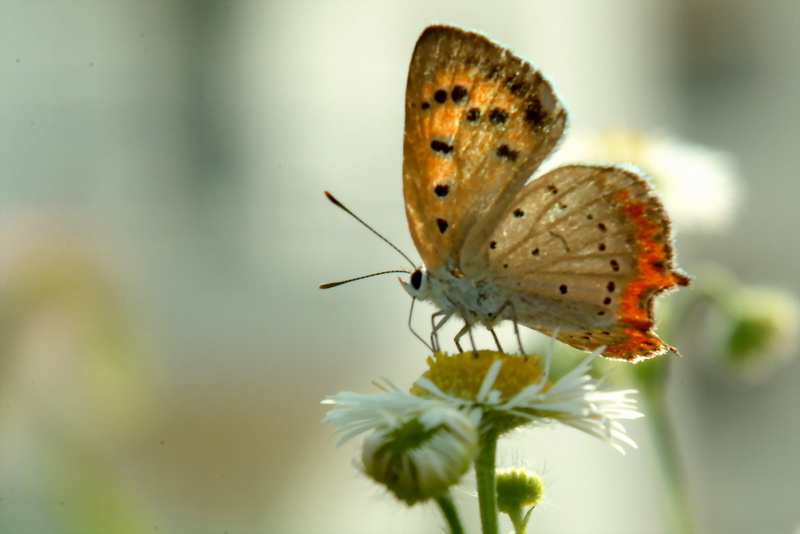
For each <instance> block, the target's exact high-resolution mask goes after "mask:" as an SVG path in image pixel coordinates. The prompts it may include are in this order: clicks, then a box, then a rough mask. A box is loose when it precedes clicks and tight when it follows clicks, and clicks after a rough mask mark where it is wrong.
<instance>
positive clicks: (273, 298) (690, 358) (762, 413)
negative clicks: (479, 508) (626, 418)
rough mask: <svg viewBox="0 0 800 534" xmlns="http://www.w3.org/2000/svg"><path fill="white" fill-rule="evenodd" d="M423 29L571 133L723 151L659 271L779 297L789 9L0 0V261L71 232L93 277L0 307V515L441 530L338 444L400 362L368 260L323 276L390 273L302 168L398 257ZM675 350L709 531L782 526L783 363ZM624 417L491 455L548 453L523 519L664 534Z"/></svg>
mask: <svg viewBox="0 0 800 534" xmlns="http://www.w3.org/2000/svg"><path fill="white" fill-rule="evenodd" d="M434 21H442V22H452V23H456V24H459V25H463V26H467V27H473V28H477V29H480V30H481V31H483V32H485V33H486V34H488V35H489V36H491V37H492V38H494V39H497V40H500V41H502V42H504V43H506V44H508V45H509V46H510V47H512V48H513V49H514V50H515V51H516V52H518V53H519V54H522V55H525V56H527V57H530V58H532V59H533V61H534V62H535V63H536V64H537V65H538V66H539V67H541V68H542V69H543V70H544V71H545V72H546V73H547V74H548V75H549V77H550V78H551V79H552V80H554V82H555V83H556V85H557V87H558V89H559V91H560V93H561V95H562V96H563V98H564V100H565V101H566V103H567V105H568V106H569V108H570V110H571V117H572V131H573V132H578V133H580V132H585V133H591V132H593V131H595V130H598V129H607V128H616V127H624V128H638V129H642V130H645V131H652V130H663V131H667V132H671V133H673V134H675V135H679V136H681V137H683V138H685V139H687V140H690V141H692V142H696V143H700V144H703V145H707V146H710V147H714V148H716V149H719V150H723V151H726V152H728V153H729V154H730V155H732V156H733V157H734V158H735V160H736V161H737V163H738V165H739V170H740V174H741V176H742V180H743V182H744V187H745V188H746V190H747V195H746V200H745V202H744V205H743V206H742V212H741V215H740V217H739V218H738V219H737V221H736V223H735V224H734V226H733V227H732V228H731V229H730V231H729V232H727V233H724V234H721V235H707V234H691V235H688V234H687V235H686V236H684V237H683V238H681V239H679V242H678V249H679V251H680V255H681V263H682V265H683V267H684V268H685V269H686V270H687V271H690V272H691V271H692V268H693V266H696V265H698V264H699V263H701V262H703V261H706V260H715V261H718V262H721V263H723V264H725V265H726V266H727V267H728V268H729V269H730V270H731V271H732V272H734V273H735V274H736V275H737V276H738V277H740V278H741V279H742V280H744V281H746V282H747V283H752V284H766V285H780V286H784V287H787V288H788V289H789V290H790V291H791V292H793V293H794V295H798V294H800V279H799V278H798V272H800V245H798V239H797V231H798V228H800V209H798V201H800V185H798V184H800V180H799V179H800V176H799V171H798V169H800V96H799V95H800V61H798V50H800V3H798V2H796V1H792V0H787V1H752V2H696V1H689V0H687V1H685V2H647V1H613V2H612V1H588V0H587V1H569V0H567V1H555V0H554V1H541V2H488V1H487V2H469V1H457V2H423V1H420V2H385V3H384V2H367V1H350V2H334V1H330V2H323V1H316V2H288V1H287V2H277V1H276V2H267V1H264V2H243V1H231V2H169V1H161V2H142V1H113V2H72V1H20V2H12V1H2V2H0V179H1V180H2V185H1V187H2V189H0V224H1V225H2V227H0V230H2V233H0V239H2V241H0V254H1V255H2V256H0V266H2V268H3V270H0V275H3V276H4V277H5V280H4V284H5V286H6V287H11V288H12V289H13V288H14V287H17V286H16V285H15V284H24V283H25V281H24V275H22V274H19V273H20V272H22V273H26V272H31V271H36V269H37V268H42V267H52V268H54V269H56V270H57V269H58V268H59V266H60V265H62V262H63V261H67V260H65V258H73V257H74V255H78V256H79V257H80V258H83V259H79V260H76V262H77V263H78V264H80V265H83V263H87V264H89V265H91V266H92V267H88V268H86V269H78V270H77V274H73V275H72V276H73V278H69V277H68V278H67V280H68V281H67V282H65V283H64V285H65V286H67V287H73V286H74V285H73V282H74V280H76V279H77V280H80V281H81V282H82V283H84V284H85V287H86V288H89V289H88V290H87V291H82V290H81V291H76V294H75V295H72V296H71V297H69V296H68V297H67V298H65V300H63V301H58V299H52V300H55V301H57V302H61V306H62V308H61V310H60V311H59V309H58V306H49V304H48V303H49V302H50V300H48V299H49V298H50V297H48V295H49V293H47V292H45V293H44V295H45V296H44V297H43V300H42V302H44V305H42V306H40V307H39V308H36V309H35V310H34V311H33V312H31V311H27V312H25V311H24V310H23V311H19V314H17V310H16V309H15V308H13V307H12V306H11V305H10V304H9V306H7V307H6V308H5V309H6V310H11V311H10V313H9V314H7V315H4V316H3V317H5V318H6V319H7V320H8V319H9V315H10V316H11V319H12V320H11V321H10V323H13V324H14V325H16V326H15V328H14V329H12V330H11V331H12V333H13V336H12V337H11V338H7V341H8V342H6V343H4V344H3V348H4V352H3V354H2V356H3V358H2V370H3V373H4V376H3V378H2V387H3V392H2V393H0V400H1V401H2V405H1V406H0V417H2V419H0V434H2V438H0V439H1V440H2V441H0V445H1V446H0V469H2V472H0V498H2V500H0V530H2V531H4V532H21V533H25V532H77V531H81V532H90V531H92V529H95V530H96V531H98V532H99V531H106V532H108V531H111V530H116V531H118V532H150V531H156V530H157V531H158V532H176V533H189V532H193V533H199V532H208V533H222V532H228V533H231V534H233V533H240V532H285V533H304V532H330V533H371V532H387V533H388V532H397V533H400V532H409V533H410V532H439V531H440V530H439V526H438V525H439V518H438V515H437V512H436V511H435V510H434V509H432V508H426V507H418V508H414V509H411V510H408V509H406V508H405V507H404V506H402V505H399V504H397V503H396V502H394V501H393V499H392V498H390V497H388V496H386V495H384V494H383V493H382V492H381V491H380V490H379V489H377V488H376V487H375V486H373V485H372V484H370V483H369V482H368V481H366V480H365V479H364V478H363V477H362V476H360V475H359V474H358V473H357V472H356V470H355V469H354V468H353V466H352V465H351V460H352V459H353V458H354V456H355V454H356V451H357V447H356V443H357V442H354V443H351V444H348V445H347V446H344V447H342V448H340V449H334V448H333V444H334V438H333V437H331V436H330V435H329V432H330V430H331V429H330V428H328V427H326V426H323V425H321V424H319V419H320V418H321V417H322V416H323V414H324V409H323V408H322V407H320V406H319V405H318V402H319V400H321V399H322V398H323V397H324V396H325V395H327V394H331V393H335V392H337V391H341V390H353V391H365V392H366V391H370V386H369V381H370V380H372V379H373V378H375V377H376V376H378V375H386V376H389V377H391V378H392V379H393V380H394V381H395V382H396V383H398V384H401V385H405V384H408V383H409V382H410V381H411V380H413V379H414V378H415V377H416V376H418V374H419V373H420V372H421V371H422V363H423V359H424V356H425V352H424V350H423V349H422V347H421V346H420V344H419V343H418V341H416V340H415V339H414V338H413V337H412V336H411V335H410V334H409V332H408V331H407V329H406V327H405V321H406V315H407V311H408V298H407V296H406V295H405V294H404V293H403V292H402V291H401V289H400V288H399V287H398V284H397V282H396V281H395V280H393V279H392V277H384V278H378V279H374V280H370V281H365V282H360V283H358V284H353V285H351V286H348V287H345V288H340V289H337V290H333V291H331V292H325V293H323V292H322V291H320V290H318V289H317V286H318V285H319V284H320V283H322V282H327V281H332V280H337V279H341V278H346V277H349V276H355V275H359V274H364V273H369V272H372V271H376V270H381V269H387V268H397V267H405V265H404V264H403V262H402V260H401V259H400V258H399V257H398V256H397V255H396V254H395V253H394V252H393V251H391V250H390V249H389V248H388V247H386V246H385V245H383V244H382V243H381V242H379V241H378V240H377V239H375V238H374V237H372V236H370V235H369V234H368V233H366V232H365V231H364V230H363V229H361V228H359V227H358V226H357V225H356V223H354V221H352V220H349V219H348V218H347V217H346V216H344V214H343V213H341V212H339V211H338V210H336V209H335V208H333V207H332V206H331V205H330V204H328V203H327V201H326V200H325V199H324V197H323V196H322V190H323V189H330V190H332V191H334V192H335V193H336V194H337V195H338V196H339V197H340V198H341V199H342V200H344V201H346V203H347V204H348V205H350V207H351V208H353V209H354V210H356V211H357V213H359V214H360V216H362V217H363V218H364V219H366V220H367V221H369V222H370V223H371V224H373V225H374V226H375V227H376V228H379V229H380V230H382V231H383V232H385V234H386V235H387V236H388V237H389V238H390V239H392V240H393V241H394V242H395V243H397V244H398V245H399V246H400V247H401V248H403V249H404V250H407V251H409V252H410V253H412V255H413V256H414V257H416V254H415V253H414V250H413V245H412V244H411V241H410V238H409V236H408V233H407V230H406V222H405V217H404V212H403V200H402V195H401V183H400V168H401V146H402V144H401V136H402V124H403V117H402V110H403V95H404V88H405V77H406V69H407V65H408V61H409V57H410V54H411V51H412V48H413V46H414V42H415V40H416V38H417V36H418V35H419V33H420V32H421V31H422V29H423V28H424V27H425V26H426V25H427V24H429V23H431V22H434ZM31 251H33V252H31ZM37 251H38V253H39V254H40V256H36V253H37ZM26 253H29V254H33V257H34V260H25V257H26V256H25V254H26ZM35 258H45V259H35ZM25 261H32V262H33V263H32V264H30V265H29V264H26V263H25ZM82 262H83V263H82ZM34 265H35V268H34ZM15 268H16V271H15V270H14V269H15ZM92 269H96V270H97V271H98V272H101V273H104V274H101V275H98V274H96V272H95V271H93V270H92ZM10 272H15V273H17V274H13V275H12V274H9V273H10ZM45 286H46V284H45ZM80 287H84V286H80ZM98 287H99V288H100V289H97V291H98V292H99V293H102V294H103V295H105V294H106V293H109V294H111V295H113V297H110V298H108V299H106V297H103V296H96V297H95V300H94V301H92V302H95V303H96V302H101V304H96V306H99V308H93V311H92V312H91V313H90V312H86V313H85V317H84V319H83V320H82V322H81V320H80V319H79V320H77V322H78V326H77V327H75V325H74V324H73V322H72V319H71V317H72V315H70V314H69V313H66V312H64V309H67V310H70V309H72V308H70V306H72V305H73V304H74V303H75V302H76V301H77V304H74V305H75V306H76V309H78V310H81V309H83V308H81V306H82V305H84V304H81V302H82V299H81V295H84V294H86V293H87V292H89V293H91V292H92V291H93V289H92V288H98ZM88 300H91V299H88ZM107 300H109V301H110V302H111V304H109V303H108V302H107ZM37 302H38V301H37ZM64 302H68V303H70V304H69V305H67V306H66V308H64ZM106 305H108V306H110V307H111V311H107V310H106V308H104V307H103V306H106ZM86 306H89V307H91V306H93V304H91V303H90V304H86ZM53 309H55V312H54V311H53ZM26 313H27V315H25V314H26ZM70 313H72V312H70ZM114 314H117V315H119V316H121V317H123V319H121V322H123V323H124V324H125V326H124V329H125V330H126V332H127V334H126V339H127V341H125V343H128V344H129V345H132V346H133V347H134V348H130V347H128V349H121V352H122V353H124V354H126V355H127V356H125V358H123V363H120V364H119V365H118V364H117V363H114V362H111V363H109V362H108V361H106V360H104V357H103V355H104V354H110V353H111V352H112V351H111V349H110V350H109V351H108V352H106V351H103V350H96V349H97V347H96V344H95V343H94V342H93V338H92V335H95V336H99V337H101V338H103V339H104V340H106V342H107V343H109V344H110V345H114V344H115V343H121V341H120V339H121V338H120V337H119V336H117V335H116V334H114V333H113V332H112V334H110V335H109V337H108V338H106V337H103V336H104V334H102V333H100V334H98V333H97V332H95V333H94V334H92V333H91V332H94V330H93V328H95V327H96V326H97V324H99V321H98V320H97V318H98V317H100V318H103V317H108V316H111V315H114ZM422 314H423V315H424V312H422ZM423 323H424V321H423ZM75 328H77V330H76V329H75ZM98 329H99V330H102V328H101V327H98ZM4 331H6V332H7V331H8V329H7V328H4ZM87 331H89V334H88V337H86V336H87V335H86V332H87ZM115 332H116V331H115ZM87 340H88V341H87ZM87 345H90V346H91V347H90V348H91V349H92V350H84V349H86V347H87ZM681 348H682V352H683V354H684V355H685V358H683V359H682V360H680V361H679V362H678V363H677V364H676V365H675V366H674V375H673V377H672V378H673V380H672V382H671V390H670V398H671V403H672V406H673V407H674V419H675V421H676V424H677V430H678V433H679V438H680V442H681V446H682V448H683V450H684V452H685V455H686V462H687V468H688V473H689V476H690V479H691V487H689V489H688V490H689V493H690V500H691V502H692V504H693V506H694V509H695V513H696V516H697V519H698V524H699V526H700V528H701V530H702V531H705V532H726V533H751V532H775V533H778V532H792V531H793V530H794V529H796V528H797V526H798V524H800V512H798V508H797V502H798V500H800V489H799V488H798V486H799V484H798V480H800V456H798V450H800V432H799V431H798V415H800V397H798V390H797V384H798V383H799V382H798V380H800V364H799V363H798V361H797V360H795V361H793V362H792V363H791V364H790V365H789V366H788V367H786V368H784V369H783V371H782V372H781V373H780V374H779V375H778V376H775V377H773V378H772V379H771V380H769V381H765V382H762V383H759V384H755V385H750V386H743V385H741V384H739V383H736V382H735V381H733V380H732V379H730V378H728V377H724V376H719V375H718V374H716V373H715V372H714V368H713V367H712V366H708V365H706V364H704V363H703V362H704V358H703V354H699V353H698V351H697V350H695V349H693V348H692V347H691V346H681ZM115 350H116V349H115ZM87 354H94V355H95V356H94V357H93V358H89V357H88V356H87ZM120 369H122V371H121V370H120ZM101 371H102V372H101ZM104 373H110V375H111V376H113V379H108V378H105V377H106V375H105V374H104ZM95 379H96V380H95ZM628 428H629V429H630V432H631V434H632V435H633V436H634V437H635V438H637V439H638V440H639V442H640V445H641V448H640V449H639V450H638V451H632V452H630V453H629V454H628V455H627V456H626V457H623V456H620V455H619V454H617V453H616V452H615V451H613V450H612V449H611V448H609V447H607V446H605V445H603V444H602V443H599V442H595V441H594V440H592V439H590V438H588V437H586V436H583V435H581V434H579V433H577V432H575V431H570V430H563V431H562V430H536V431H531V432H526V433H523V434H520V435H519V436H518V437H517V438H516V439H515V440H514V441H513V443H511V444H509V445H508V446H506V447H505V448H504V449H503V453H502V454H503V459H504V461H505V462H506V463H512V462H515V461H516V460H518V459H519V460H522V461H523V462H525V463H526V464H527V465H529V466H530V467H533V468H536V469H540V470H543V471H544V476H545V480H546V481H547V482H548V489H549V492H548V495H547V501H546V503H545V504H543V505H542V506H541V507H540V509H539V510H537V512H536V514H535V519H534V522H533V525H532V529H533V531H535V532H540V533H545V532H594V533H597V532H609V533H611V532H615V533H620V532H630V533H634V532H665V531H666V528H667V527H666V524H667V523H666V522H665V520H664V518H663V516H662V513H663V511H662V509H661V507H660V503H659V495H658V493H657V485H656V471H655V467H654V465H653V463H652V457H651V454H650V450H652V449H651V446H650V445H649V442H648V440H647V437H646V435H645V433H644V425H643V424H638V422H634V423H630V424H629V425H628ZM465 491H466V492H468V491H469V486H468V485H465ZM462 500H463V502H465V503H470V501H471V498H470V497H469V496H468V495H466V494H465V495H464V496H463V499H462ZM472 519H474V518H472Z"/></svg>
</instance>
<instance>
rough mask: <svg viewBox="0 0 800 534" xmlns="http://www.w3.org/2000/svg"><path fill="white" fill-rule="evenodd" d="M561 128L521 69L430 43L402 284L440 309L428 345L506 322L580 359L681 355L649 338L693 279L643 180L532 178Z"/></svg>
mask: <svg viewBox="0 0 800 534" xmlns="http://www.w3.org/2000/svg"><path fill="white" fill-rule="evenodd" d="M566 124H567V112H566V110H565V109H564V106H563V105H562V103H561V102H560V101H559V99H558V97H557V96H556V94H555V92H554V90H553V87H552V86H551V84H550V83H549V82H548V81H547V80H546V79H545V77H544V76H543V75H542V73H541V72H539V71H538V70H537V69H536V68H534V67H533V66H532V65H531V64H530V63H529V62H527V61H526V60H524V59H521V58H520V57H518V56H516V55H514V54H513V53H512V52H511V51H509V50H508V49H506V48H505V47H503V46H501V45H498V44H496V43H494V42H493V41H491V40H489V39H488V38H486V37H485V36H483V35H481V34H479V33H475V32H472V31H467V30H464V29H461V28H457V27H452V26H443V25H434V26H430V27H428V28H426V29H425V30H424V31H423V32H422V35H421V36H420V37H419V40H418V41H417V44H416V47H415V49H414V52H413V55H412V58H411V64H410V67H409V72H408V84H407V89H406V100H405V133H404V144H403V195H404V199H405V208H406V216H407V219H408V225H409V229H410V231H411V236H412V238H413V241H414V244H415V245H416V248H417V250H418V252H419V254H420V256H421V257H422V260H423V265H422V266H420V267H419V268H418V269H416V270H415V271H414V272H413V273H412V274H411V276H410V279H409V281H408V282H405V281H403V280H401V283H402V285H403V287H404V288H405V290H406V291H407V292H408V293H409V294H410V295H411V296H412V297H413V298H415V299H419V300H423V301H429V302H431V303H433V304H434V305H435V306H436V307H437V308H438V309H439V311H438V312H437V313H436V314H435V319H436V320H433V319H432V323H433V332H434V334H433V336H432V339H435V334H436V331H437V330H438V328H439V327H441V326H442V325H443V324H444V323H445V322H446V321H448V320H449V319H450V318H452V317H459V318H461V319H462V320H463V321H464V323H465V326H464V328H463V329H462V330H461V332H459V334H458V336H457V337H456V344H457V345H458V347H459V349H460V348H461V346H460V344H459V341H458V340H459V338H460V337H461V336H463V335H464V334H465V333H470V328H471V327H472V326H473V325H476V324H482V325H484V326H485V327H487V328H489V330H490V331H491V332H492V334H494V330H493V327H494V326H495V325H496V324H497V323H498V322H500V321H503V320H511V321H513V322H514V324H515V326H516V325H517V324H521V325H524V326H527V327H529V328H532V329H534V330H538V331H540V332H543V333H545V334H548V335H554V334H555V336H556V337H557V339H559V340H560V341H562V342H564V343H567V344H568V345H571V346H573V347H576V348H578V349H581V350H586V351H592V350H595V349H597V348H599V347H601V346H605V349H604V350H603V352H602V355H603V356H606V357H609V358H616V359H621V360H627V361H631V362H633V361H638V360H642V359H645V358H650V357H653V356H656V355H659V354H662V353H664V352H667V351H668V350H675V349H674V348H673V347H670V346H668V345H666V344H665V343H664V342H663V341H662V340H661V339H659V338H658V337H657V336H656V335H655V333H654V332H653V329H654V317H653V301H654V298H655V297H656V295H658V294H659V293H662V292H664V291H666V290H670V289H673V288H676V287H677V286H685V285H687V284H688V283H689V280H690V279H689V277H688V276H687V275H685V274H683V273H682V272H681V271H679V270H678V269H677V268H676V267H675V265H674V254H673V250H672V244H671V232H670V222H669V218H668V216H667V214H666V212H665V210H664V208H663V206H662V204H661V202H660V200H659V199H658V197H657V196H656V195H655V193H654V191H653V189H652V187H651V186H650V185H649V183H648V181H647V180H646V179H645V177H644V176H643V175H642V174H641V173H640V172H639V171H637V170H634V169H632V168H629V167H622V166H608V165H567V166H563V167H559V168H556V169H554V170H552V171H550V172H547V173H545V174H542V175H539V176H536V177H534V178H533V179H530V180H529V178H530V177H531V175H533V174H534V173H535V171H536V170H537V169H538V168H539V166H540V165H541V164H542V162H543V161H544V160H545V158H546V157H547V156H548V155H549V154H550V153H551V152H552V151H553V149H554V148H555V146H556V144H557V143H558V141H559V139H560V138H561V136H562V134H563V132H564V130H565V127H566ZM495 340H497V338H496V337H495ZM437 344H438V343H434V347H435V346H436V345H437ZM473 346H474V343H473ZM498 346H499V342H498Z"/></svg>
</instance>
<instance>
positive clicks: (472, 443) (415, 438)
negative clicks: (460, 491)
mask: <svg viewBox="0 0 800 534" xmlns="http://www.w3.org/2000/svg"><path fill="white" fill-rule="evenodd" d="M477 447H478V431H477V428H476V427H475V425H474V424H473V423H472V421H471V420H470V419H469V418H468V417H467V416H466V415H464V414H463V413H461V412H460V411H458V410H456V409H452V408H449V407H446V406H440V407H436V408H428V409H427V410H426V411H423V412H419V413H411V414H408V416H406V417H404V418H403V419H401V420H396V421H395V422H394V423H393V424H392V425H385V426H381V427H379V428H377V429H376V430H375V431H374V432H373V433H372V434H370V435H369V436H368V437H367V438H366V439H365V440H364V448H363V451H362V457H361V459H362V463H363V470H364V472H365V473H366V474H367V475H369V476H370V477H371V478H372V479H373V480H375V481H376V482H378V483H380V484H383V485H384V486H386V487H387V488H388V489H389V491H391V492H392V493H394V495H395V496H396V497H397V498H398V499H400V500H401V501H403V502H405V503H406V504H408V505H412V504H415V503H417V502H420V501H425V500H427V499H430V498H435V497H438V496H440V495H442V494H443V493H444V492H445V491H446V490H447V489H448V488H449V487H450V486H452V485H453V484H455V483H457V482H458V480H459V479H460V478H461V476H462V475H464V473H466V472H467V470H468V469H469V467H470V465H471V464H472V460H473V459H474V457H475V453H476V451H477Z"/></svg>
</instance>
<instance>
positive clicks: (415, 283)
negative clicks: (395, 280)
mask: <svg viewBox="0 0 800 534" xmlns="http://www.w3.org/2000/svg"><path fill="white" fill-rule="evenodd" d="M411 287H413V288H414V289H417V290H419V288H420V287H422V271H420V270H419V269H417V270H416V271H414V272H413V274H412V275H411Z"/></svg>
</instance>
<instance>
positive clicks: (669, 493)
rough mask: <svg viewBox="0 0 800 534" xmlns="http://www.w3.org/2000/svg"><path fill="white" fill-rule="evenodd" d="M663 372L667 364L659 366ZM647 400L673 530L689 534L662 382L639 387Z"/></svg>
mask: <svg viewBox="0 0 800 534" xmlns="http://www.w3.org/2000/svg"><path fill="white" fill-rule="evenodd" d="M661 371H662V373H663V375H662V376H665V375H666V371H667V368H666V366H665V367H664V368H662V369H661ZM642 394H643V399H644V400H645V402H646V403H647V408H648V409H647V411H646V414H647V417H646V418H645V420H646V421H647V422H648V423H649V425H650V429H651V431H652V433H653V437H654V440H653V441H654V443H655V448H656V453H657V456H658V459H659V461H660V467H661V481H662V487H663V490H664V496H665V501H666V502H665V503H666V507H667V512H668V516H669V520H670V521H672V523H673V526H672V529H670V530H671V531H672V532H682V533H686V534H691V533H692V532H694V531H695V529H694V526H693V525H692V517H691V513H690V511H689V503H688V501H687V491H686V490H687V486H686V478H685V475H684V471H683V466H682V463H681V460H680V453H679V451H678V444H677V441H676V439H675V433H674V432H673V428H672V425H671V424H670V421H669V414H668V413H667V412H668V411H667V404H666V400H665V395H664V387H663V384H662V383H656V382H650V383H649V384H647V385H646V386H645V387H643V388H642Z"/></svg>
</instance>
